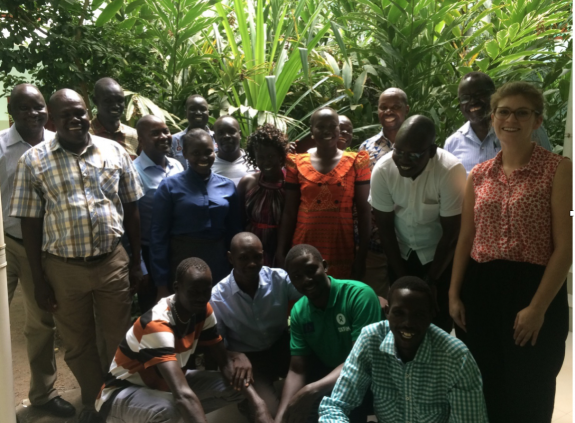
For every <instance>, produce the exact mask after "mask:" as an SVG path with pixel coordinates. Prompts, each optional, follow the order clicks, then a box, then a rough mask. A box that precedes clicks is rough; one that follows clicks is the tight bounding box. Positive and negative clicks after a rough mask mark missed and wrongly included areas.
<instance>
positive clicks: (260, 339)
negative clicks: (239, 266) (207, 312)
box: [210, 266, 301, 352]
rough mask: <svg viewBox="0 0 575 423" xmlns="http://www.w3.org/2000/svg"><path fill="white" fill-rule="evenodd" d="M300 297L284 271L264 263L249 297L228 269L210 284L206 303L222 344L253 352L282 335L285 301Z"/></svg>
mask: <svg viewBox="0 0 575 423" xmlns="http://www.w3.org/2000/svg"><path fill="white" fill-rule="evenodd" d="M300 298H301V294H300V293H299V292H298V291H297V290H296V289H295V288H294V286H293V285H292V284H291V281H290V280H289V277H288V275H287V273H286V271H285V270H283V269H272V268H269V267H267V266H264V267H262V270H260V280H259V283H258V289H257V291H256V294H255V295H254V297H253V298H252V297H250V296H249V295H248V294H246V293H245V292H244V291H242V290H241V289H240V287H239V286H238V284H237V282H236V280H235V278H234V272H233V271H232V272H231V273H230V274H229V276H227V277H225V278H224V279H222V280H221V281H220V282H219V283H218V284H217V285H216V286H214V287H213V289H212V298H211V299H210V304H211V306H212V308H213V309H214V313H215V314H216V317H217V318H218V332H219V333H220V335H221V336H222V337H223V338H224V341H225V342H226V346H227V347H228V348H229V349H230V350H232V351H239V352H253V351H265V350H267V349H268V348H270V347H271V346H272V345H273V344H274V343H275V342H276V341H277V340H278V339H279V338H280V337H281V336H282V333H283V331H284V330H285V329H286V328H287V323H288V312H289V304H290V302H291V301H296V300H299V299H300Z"/></svg>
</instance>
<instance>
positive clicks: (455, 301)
mask: <svg viewBox="0 0 575 423" xmlns="http://www.w3.org/2000/svg"><path fill="white" fill-rule="evenodd" d="M449 315H450V316H451V318H452V319H453V321H454V322H455V323H456V324H457V326H459V327H460V328H461V329H463V330H464V331H465V332H467V328H466V327H465V306H464V305H463V301H461V298H459V297H457V298H451V297H450V298H449Z"/></svg>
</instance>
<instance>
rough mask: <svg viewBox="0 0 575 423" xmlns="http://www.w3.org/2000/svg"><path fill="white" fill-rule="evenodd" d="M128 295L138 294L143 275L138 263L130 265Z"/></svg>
mask: <svg viewBox="0 0 575 423" xmlns="http://www.w3.org/2000/svg"><path fill="white" fill-rule="evenodd" d="M129 277H130V293H131V294H132V295H134V294H135V293H136V292H138V288H139V287H140V284H141V283H142V279H143V278H144V274H143V273H142V266H141V265H140V263H139V262H138V263H133V264H131V265H130V275H129Z"/></svg>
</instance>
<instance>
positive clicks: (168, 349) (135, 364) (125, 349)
mask: <svg viewBox="0 0 575 423" xmlns="http://www.w3.org/2000/svg"><path fill="white" fill-rule="evenodd" d="M174 301H175V294H174V295H171V296H169V297H165V298H162V299H161V300H160V301H159V302H158V304H156V305H155V306H154V307H153V308H152V309H151V310H149V311H147V312H146V313H144V314H143V315H142V316H140V317H139V318H138V320H136V322H135V323H134V325H133V326H132V327H131V328H130V329H129V330H128V332H127V333H126V336H125V338H124V339H123V340H122V342H121V343H120V345H119V347H118V349H117V350H116V354H115V356H114V361H112V365H111V366H110V373H108V377H107V380H106V382H105V384H104V386H103V387H102V390H101V391H100V395H98V398H97V399H96V409H97V410H99V409H100V407H101V406H102V404H103V403H104V402H106V401H107V400H108V399H109V398H110V396H111V395H112V393H113V392H114V391H116V390H118V389H122V388H125V387H126V386H130V385H138V386H146V387H148V388H151V389H157V390H160V391H166V392H169V391H170V389H169V387H168V384H167V383H166V381H165V380H164V378H163V377H162V376H161V374H160V372H159V371H158V370H157V368H156V367H155V366H156V365H157V364H159V363H166V362H168V361H177V362H178V365H179V366H180V367H184V366H185V365H186V364H187V362H188V360H189V358H190V357H191V355H192V354H193V353H194V351H195V349H196V346H197V345H200V346H211V345H215V344H217V343H218V342H221V341H222V337H221V336H220V335H219V334H218V330H217V326H216V323H217V322H216V317H215V316H214V313H213V310H212V307H211V306H210V304H209V303H208V304H206V309H205V311H204V312H203V313H199V314H195V315H193V316H192V317H191V319H190V323H188V325H187V327H186V329H185V330H183V331H182V332H180V331H179V330H178V328H177V327H176V320H175V318H174V313H173V309H172V308H173V304H174Z"/></svg>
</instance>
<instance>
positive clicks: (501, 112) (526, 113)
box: [494, 107, 540, 122]
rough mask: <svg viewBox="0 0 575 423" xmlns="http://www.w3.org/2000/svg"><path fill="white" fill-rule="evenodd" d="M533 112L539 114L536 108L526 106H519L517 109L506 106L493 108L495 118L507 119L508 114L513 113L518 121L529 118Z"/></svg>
mask: <svg viewBox="0 0 575 423" xmlns="http://www.w3.org/2000/svg"><path fill="white" fill-rule="evenodd" d="M533 113H535V114H536V115H539V114H540V113H539V112H538V111H537V110H533V109H528V108H527V107H521V108H520V109H517V110H511V109H508V108H506V107H498V108H497V109H495V113H494V114H495V118H496V119H499V120H507V119H508V118H509V116H511V115H515V119H517V120H518V121H519V122H525V121H526V120H529V119H530V118H531V115H533Z"/></svg>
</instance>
